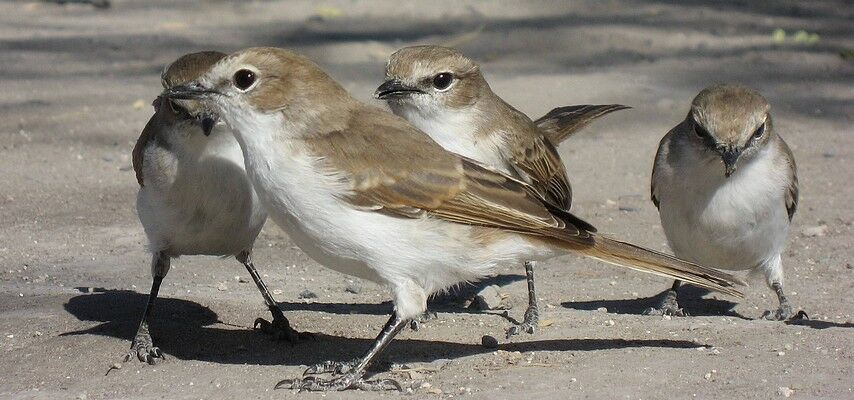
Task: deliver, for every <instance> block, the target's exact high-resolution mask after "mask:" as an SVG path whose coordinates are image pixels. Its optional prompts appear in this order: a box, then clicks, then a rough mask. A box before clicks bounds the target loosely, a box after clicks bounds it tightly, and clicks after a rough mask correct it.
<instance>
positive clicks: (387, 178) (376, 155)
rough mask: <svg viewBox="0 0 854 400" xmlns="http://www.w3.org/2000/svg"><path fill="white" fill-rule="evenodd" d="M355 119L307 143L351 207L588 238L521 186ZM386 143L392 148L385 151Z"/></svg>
mask: <svg viewBox="0 0 854 400" xmlns="http://www.w3.org/2000/svg"><path fill="white" fill-rule="evenodd" d="M356 113H357V115H355V116H354V117H353V118H351V121H350V123H349V126H347V127H346V128H345V129H343V130H340V131H335V132H331V133H328V134H325V135H320V136H317V137H314V138H311V139H309V140H308V143H309V145H310V149H311V151H312V152H313V153H315V154H316V155H317V156H318V157H319V158H321V159H324V160H325V162H327V163H328V164H327V166H328V167H329V168H330V173H331V174H334V175H336V176H338V177H340V179H341V180H342V181H343V182H345V183H346V184H348V185H349V187H350V192H349V193H348V194H347V195H346V196H345V199H346V200H347V201H348V202H350V203H351V204H353V205H355V206H357V207H360V208H363V209H366V210H375V211H380V212H387V213H391V214H394V215H398V216H402V217H408V218H415V217H419V216H422V215H425V214H426V215H430V216H433V217H437V218H441V219H445V220H449V221H454V222H458V223H464V224H471V225H479V226H487V227H495V228H502V229H508V230H513V231H518V232H525V233H531V234H543V235H550V233H549V232H551V231H553V230H559V231H562V233H561V236H563V235H565V234H567V233H571V234H574V235H584V234H586V232H585V231H583V230H580V229H577V228H576V227H575V226H572V225H571V224H570V225H568V224H567V222H566V220H567V219H566V218H563V217H562V216H561V215H560V213H558V214H557V215H556V214H554V213H552V211H550V207H549V206H548V205H547V204H546V203H545V202H544V200H543V199H542V198H541V197H540V196H539V194H538V193H537V191H536V190H534V189H533V188H532V187H530V186H528V185H527V184H525V183H522V182H519V181H517V180H515V179H512V178H510V177H507V176H505V175H503V174H500V173H498V172H496V171H493V170H491V169H488V168H486V167H483V166H481V165H479V164H477V163H476V162H474V161H472V160H469V159H466V158H464V157H461V156H458V155H456V154H453V153H450V152H448V151H446V150H444V149H442V148H441V147H440V146H439V145H438V144H436V143H435V142H433V141H432V139H430V138H429V137H428V136H427V135H426V134H424V133H422V132H420V131H417V130H416V129H414V128H412V127H411V126H409V125H408V124H406V123H405V122H404V121H403V120H400V119H398V118H397V117H394V116H391V115H389V114H386V113H383V112H382V111H380V110H376V111H375V110H374V109H373V108H365V109H363V110H359V111H356ZM392 136H393V137H394V141H395V146H394V147H384V146H383V143H388V142H389V140H388V139H389V138H390V137H392ZM333 154H334V156H331V155H333Z"/></svg>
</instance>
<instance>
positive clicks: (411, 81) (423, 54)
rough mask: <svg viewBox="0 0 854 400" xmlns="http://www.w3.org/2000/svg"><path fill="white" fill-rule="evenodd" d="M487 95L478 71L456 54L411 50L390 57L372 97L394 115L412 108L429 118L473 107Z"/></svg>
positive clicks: (427, 48)
mask: <svg viewBox="0 0 854 400" xmlns="http://www.w3.org/2000/svg"><path fill="white" fill-rule="evenodd" d="M488 91H489V85H488V84H487V83H486V80H485V79H484V78H483V75H482V74H481V72H480V67H479V66H478V65H477V64H476V63H475V62H474V61H472V60H470V59H469V58H467V57H466V56H464V55H463V54H462V53H460V52H459V51H457V50H455V49H451V48H447V47H441V46H413V47H405V48H403V49H400V50H398V51H396V52H394V53H393V54H392V55H391V57H389V60H388V63H387V64H386V80H385V82H383V84H382V85H380V86H379V87H378V88H377V90H376V91H375V92H374V97H376V98H378V99H382V100H385V101H386V102H387V103H388V105H389V107H391V108H392V110H393V111H395V112H398V110H399V109H401V108H411V109H417V110H418V111H420V112H421V113H424V114H430V113H433V112H438V111H457V110H460V109H463V108H466V107H469V106H472V105H473V104H475V103H476V102H477V101H478V100H479V99H480V98H481V97H482V96H483V95H484V94H485V93H486V92H488Z"/></svg>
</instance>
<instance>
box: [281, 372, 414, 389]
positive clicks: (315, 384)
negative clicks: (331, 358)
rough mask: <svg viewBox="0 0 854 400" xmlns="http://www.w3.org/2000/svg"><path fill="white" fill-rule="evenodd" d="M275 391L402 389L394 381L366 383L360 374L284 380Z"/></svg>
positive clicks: (378, 380) (385, 380)
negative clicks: (330, 377) (329, 377)
mask: <svg viewBox="0 0 854 400" xmlns="http://www.w3.org/2000/svg"><path fill="white" fill-rule="evenodd" d="M275 389H291V390H293V389H296V390H299V391H300V392H302V391H311V392H329V391H340V390H349V389H356V390H366V391H385V390H397V391H402V390H403V387H402V386H401V385H400V383H398V382H397V381H396V380H394V379H377V380H373V381H368V380H365V379H364V378H362V376H361V374H352V373H350V374H344V375H342V376H339V377H336V378H332V379H329V380H325V379H320V378H318V377H314V376H309V377H304V378H295V379H284V380H282V381H279V383H277V384H276V386H275Z"/></svg>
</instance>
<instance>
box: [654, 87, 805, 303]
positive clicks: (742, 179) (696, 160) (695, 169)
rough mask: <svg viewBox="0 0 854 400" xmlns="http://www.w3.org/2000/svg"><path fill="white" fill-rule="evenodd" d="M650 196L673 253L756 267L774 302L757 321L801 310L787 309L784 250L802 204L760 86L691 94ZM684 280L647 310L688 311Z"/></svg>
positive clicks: (663, 146) (663, 148) (665, 142)
mask: <svg viewBox="0 0 854 400" xmlns="http://www.w3.org/2000/svg"><path fill="white" fill-rule="evenodd" d="M652 201H653V203H654V204H655V206H656V207H658V211H659V214H660V216H661V225H662V226H663V227H664V233H665V235H666V236H667V241H668V243H669V244H670V248H671V249H673V252H674V253H675V254H676V255H677V256H678V257H680V258H683V259H685V260H689V261H691V262H695V263H699V264H702V265H709V266H715V267H718V268H722V269H726V270H731V271H743V270H752V271H754V272H757V273H761V274H763V275H764V276H765V281H766V283H767V284H768V286H769V287H770V288H771V289H772V290H773V291H774V292H775V293H776V295H777V299H778V301H779V307H778V308H777V309H776V310H774V311H770V310H769V311H766V312H765V313H764V314H763V316H762V317H763V318H766V319H772V320H785V319H789V318H792V317H805V316H806V314H805V313H804V312H803V311H800V312H798V313H797V314H796V313H794V312H793V310H792V306H791V305H790V304H789V301H788V299H787V298H786V295H785V293H784V291H783V265H782V257H781V254H782V252H783V249H784V248H785V246H786V237H787V234H788V232H789V225H790V223H791V220H792V217H793V216H794V215H795V210H796V209H797V206H798V175H797V168H796V166H795V158H794V156H793V155H792V151H791V150H790V149H789V146H787V145H786V142H785V141H783V138H782V137H780V135H779V134H778V133H777V132H776V130H775V129H774V124H773V123H772V120H771V106H770V105H769V103H768V101H767V100H766V99H765V98H764V97H762V95H760V94H759V93H758V92H756V91H755V90H753V89H750V88H747V87H744V86H741V85H735V84H723V85H716V86H711V87H709V88H706V89H704V90H703V91H701V92H700V93H699V94H698V95H697V97H696V98H694V101H693V102H692V103H691V111H690V112H689V113H688V116H687V117H685V120H684V121H682V122H680V123H679V124H678V125H676V126H675V127H674V128H673V129H672V130H670V132H668V133H667V135H665V136H664V138H663V139H662V140H661V143H660V144H659V147H658V153H657V154H656V157H655V164H654V166H653V170H652ZM680 285H681V282H680V281H679V280H677V281H675V282H674V283H673V287H672V288H671V289H670V290H669V291H668V292H667V293H665V296H664V298H663V299H662V302H661V304H660V305H659V306H658V307H656V308H651V309H648V310H646V311H645V313H647V314H667V315H684V311H683V310H682V308H681V307H680V306H679V303H678V301H677V290H678V289H679V286H680Z"/></svg>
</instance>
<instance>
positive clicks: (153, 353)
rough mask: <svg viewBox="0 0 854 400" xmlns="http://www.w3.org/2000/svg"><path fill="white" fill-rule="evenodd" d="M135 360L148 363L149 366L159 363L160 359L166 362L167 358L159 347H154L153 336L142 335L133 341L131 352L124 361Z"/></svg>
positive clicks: (129, 351)
mask: <svg viewBox="0 0 854 400" xmlns="http://www.w3.org/2000/svg"><path fill="white" fill-rule="evenodd" d="M133 358H137V359H139V361H142V362H144V363H148V364H149V365H154V364H155V363H157V360H158V359H160V360H165V359H166V356H165V355H163V352H162V351H161V350H160V348H159V347H156V346H154V341H153V340H151V335H148V334H140V335H136V337H135V338H134V339H133V343H131V346H130V350H128V352H127V354H125V360H124V361H125V362H128V361H130V360H131V359H133Z"/></svg>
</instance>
